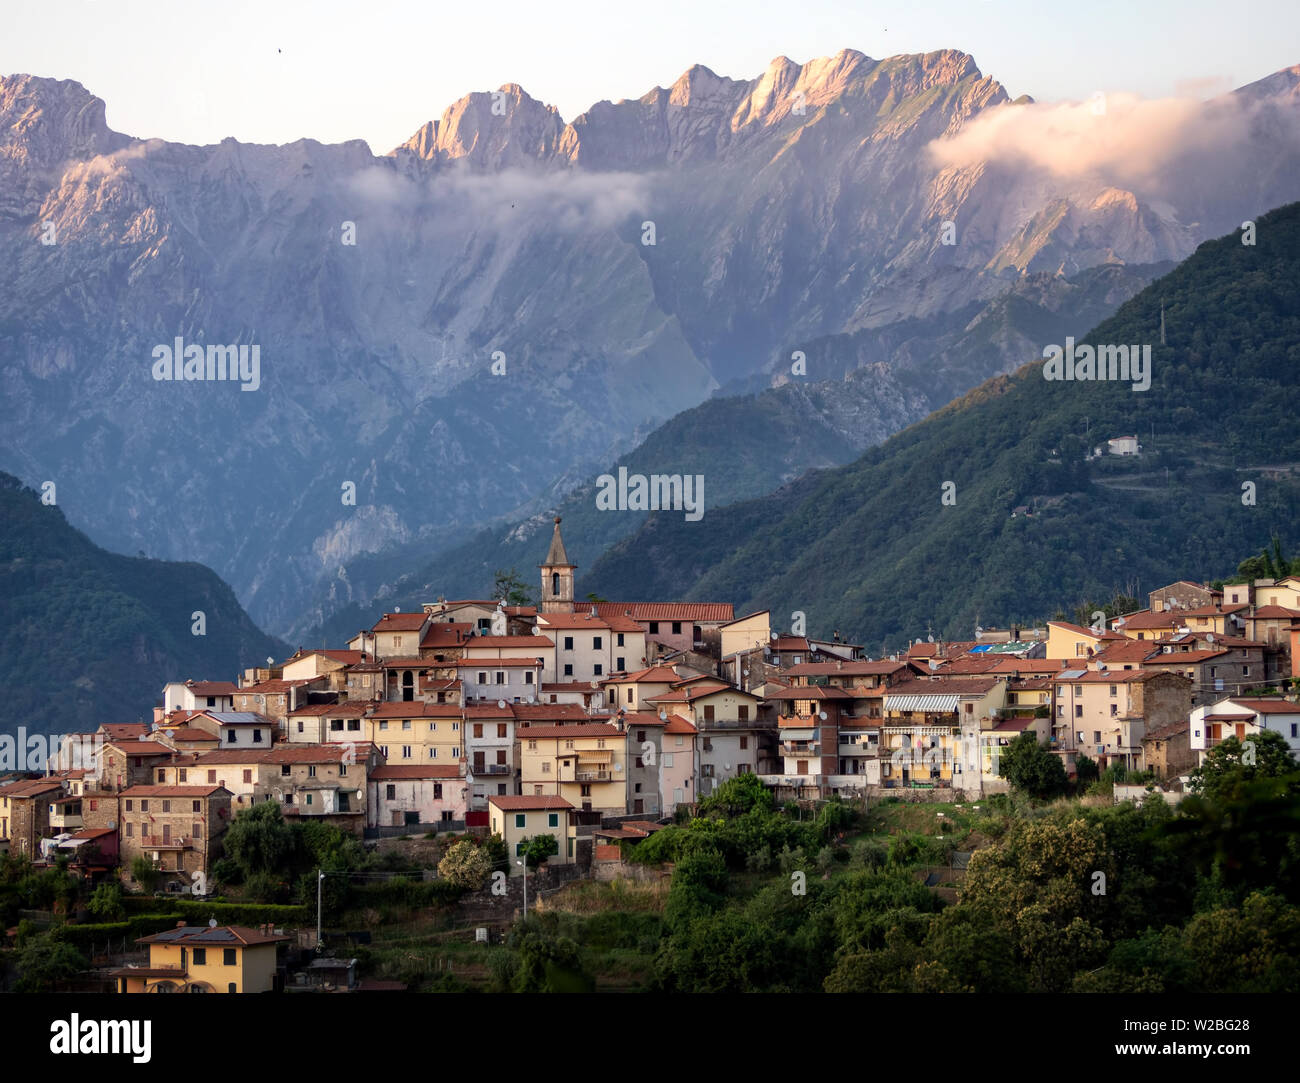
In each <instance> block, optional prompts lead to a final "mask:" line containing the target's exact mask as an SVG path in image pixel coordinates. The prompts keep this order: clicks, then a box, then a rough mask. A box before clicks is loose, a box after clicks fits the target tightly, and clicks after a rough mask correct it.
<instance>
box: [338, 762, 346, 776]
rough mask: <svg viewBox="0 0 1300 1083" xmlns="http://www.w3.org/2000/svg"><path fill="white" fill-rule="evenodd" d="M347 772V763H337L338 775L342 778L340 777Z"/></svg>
mask: <svg viewBox="0 0 1300 1083" xmlns="http://www.w3.org/2000/svg"><path fill="white" fill-rule="evenodd" d="M347 773H348V765H347V764H346V763H340V764H339V777H340V778H342V777H343V776H344V775H346V774H347Z"/></svg>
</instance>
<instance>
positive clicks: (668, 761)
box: [661, 752, 673, 767]
mask: <svg viewBox="0 0 1300 1083" xmlns="http://www.w3.org/2000/svg"><path fill="white" fill-rule="evenodd" d="M661 762H662V763H663V765H664V766H665V767H671V766H672V765H673V754H672V753H671V752H665V753H664V755H663V760H662V761H661Z"/></svg>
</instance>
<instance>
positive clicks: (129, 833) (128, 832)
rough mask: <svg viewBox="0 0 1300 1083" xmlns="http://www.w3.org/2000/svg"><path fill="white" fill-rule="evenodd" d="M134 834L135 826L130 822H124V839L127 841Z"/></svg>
mask: <svg viewBox="0 0 1300 1083" xmlns="http://www.w3.org/2000/svg"><path fill="white" fill-rule="evenodd" d="M134 834H135V824H133V823H132V822H131V821H130V820H127V821H126V837H127V838H128V839H129V838H131V837H132V836H133V835H134Z"/></svg>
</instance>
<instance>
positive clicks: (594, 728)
mask: <svg viewBox="0 0 1300 1083" xmlns="http://www.w3.org/2000/svg"><path fill="white" fill-rule="evenodd" d="M624 736H626V734H624V733H623V732H622V731H620V730H619V728H618V727H617V726H611V725H608V724H607V723H604V722H595V723H591V724H588V725H582V724H578V725H573V726H529V727H527V728H526V729H521V730H520V731H519V739H520V740H521V741H522V740H533V739H534V738H540V739H542V740H554V739H556V738H561V737H563V738H573V737H620V738H621V737H624Z"/></svg>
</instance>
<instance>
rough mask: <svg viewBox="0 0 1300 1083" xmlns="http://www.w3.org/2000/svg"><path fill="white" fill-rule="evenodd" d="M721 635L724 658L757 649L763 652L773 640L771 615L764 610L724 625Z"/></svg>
mask: <svg viewBox="0 0 1300 1083" xmlns="http://www.w3.org/2000/svg"><path fill="white" fill-rule="evenodd" d="M721 633H722V657H723V658H727V657H729V656H730V655H733V654H738V653H740V652H741V651H752V650H754V649H755V648H756V647H757V648H758V649H760V650H761V649H762V648H763V647H766V646H768V645H769V643H770V641H771V639H772V621H771V613H770V612H769V611H768V610H766V609H763V610H760V611H759V612H757V613H751V614H749V616H747V617H739V618H737V619H736V620H733V621H731V622H730V623H729V624H724V625H723V626H722V629H721Z"/></svg>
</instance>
